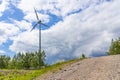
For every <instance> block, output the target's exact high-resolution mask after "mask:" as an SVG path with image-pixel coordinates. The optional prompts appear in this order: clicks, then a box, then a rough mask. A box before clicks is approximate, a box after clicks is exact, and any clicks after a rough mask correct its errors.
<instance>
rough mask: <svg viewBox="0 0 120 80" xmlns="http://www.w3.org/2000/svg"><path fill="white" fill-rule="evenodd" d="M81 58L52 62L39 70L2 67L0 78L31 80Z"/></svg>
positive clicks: (1, 79)
mask: <svg viewBox="0 0 120 80" xmlns="http://www.w3.org/2000/svg"><path fill="white" fill-rule="evenodd" d="M80 60H82V59H74V60H69V61H66V62H59V63H56V64H53V65H51V66H48V67H46V68H43V69H40V70H7V69H2V70H0V80H33V79H34V78H36V77H38V76H40V75H42V74H45V73H47V72H52V73H55V72H56V71H58V70H62V68H63V67H64V66H66V65H69V64H71V63H74V62H77V61H80Z"/></svg>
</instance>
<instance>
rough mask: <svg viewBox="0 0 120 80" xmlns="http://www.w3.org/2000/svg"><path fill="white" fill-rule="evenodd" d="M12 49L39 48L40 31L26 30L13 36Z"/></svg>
mask: <svg viewBox="0 0 120 80" xmlns="http://www.w3.org/2000/svg"><path fill="white" fill-rule="evenodd" d="M13 41H14V42H13V44H12V45H11V46H10V49H11V50H12V51H15V52H26V51H35V50H36V49H38V45H37V44H38V31H36V30H33V31H32V32H30V31H26V32H23V33H20V34H19V35H18V36H16V37H14V38H13Z"/></svg>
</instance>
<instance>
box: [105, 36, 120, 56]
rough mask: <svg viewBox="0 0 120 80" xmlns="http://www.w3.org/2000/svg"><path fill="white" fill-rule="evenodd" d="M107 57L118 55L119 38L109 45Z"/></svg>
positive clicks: (119, 51) (119, 47) (119, 52)
mask: <svg viewBox="0 0 120 80" xmlns="http://www.w3.org/2000/svg"><path fill="white" fill-rule="evenodd" d="M107 54H108V55H117V54H120V37H119V38H118V39H116V40H113V39H112V41H111V45H110V48H109V51H108V52H107Z"/></svg>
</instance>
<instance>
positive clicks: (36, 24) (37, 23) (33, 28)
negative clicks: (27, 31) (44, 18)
mask: <svg viewBox="0 0 120 80" xmlns="http://www.w3.org/2000/svg"><path fill="white" fill-rule="evenodd" d="M37 25H38V23H36V24H35V25H34V26H33V28H32V29H31V31H32V30H33V29H34V28H35V27H36V26H37Z"/></svg>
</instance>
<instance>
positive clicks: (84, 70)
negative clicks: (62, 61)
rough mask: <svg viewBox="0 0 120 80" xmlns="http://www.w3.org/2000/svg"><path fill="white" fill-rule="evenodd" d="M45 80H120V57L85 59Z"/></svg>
mask: <svg viewBox="0 0 120 80" xmlns="http://www.w3.org/2000/svg"><path fill="white" fill-rule="evenodd" d="M37 80H43V79H40V78H39V79H37ZM44 80H120V55H113V56H104V57H97V58H91V59H85V60H83V61H79V62H76V63H73V64H71V65H69V66H66V67H64V68H62V69H61V70H59V71H57V72H55V73H52V74H50V75H49V76H47V77H46V79H44Z"/></svg>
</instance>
